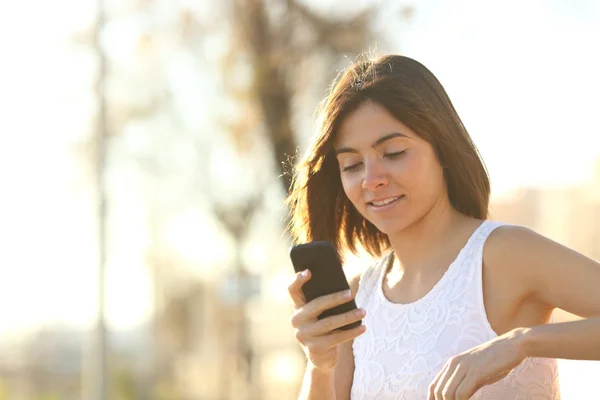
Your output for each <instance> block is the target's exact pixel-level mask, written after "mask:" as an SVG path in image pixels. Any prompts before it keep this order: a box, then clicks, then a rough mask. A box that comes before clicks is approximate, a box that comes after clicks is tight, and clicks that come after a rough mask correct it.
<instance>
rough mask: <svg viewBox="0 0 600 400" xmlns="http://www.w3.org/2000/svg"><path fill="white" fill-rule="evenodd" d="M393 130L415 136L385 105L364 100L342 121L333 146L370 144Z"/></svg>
mask: <svg viewBox="0 0 600 400" xmlns="http://www.w3.org/2000/svg"><path fill="white" fill-rule="evenodd" d="M394 132H400V133H403V134H404V135H406V136H408V137H409V138H415V137H417V134H416V133H414V132H413V131H412V130H411V129H410V128H408V127H407V126H406V125H405V124H403V123H402V122H401V121H399V120H397V119H396V118H395V117H394V116H393V115H392V114H391V113H390V112H388V111H387V110H386V109H385V107H383V106H381V105H380V104H378V103H376V102H373V101H365V102H364V103H362V104H361V105H360V106H358V108H357V109H356V110H354V111H353V112H351V113H350V114H349V115H348V116H347V117H346V118H345V119H344V120H343V121H342V123H341V124H340V126H339V128H338V130H337V132H336V136H335V138H334V141H333V146H334V148H338V147H344V146H350V147H362V146H371V144H373V143H374V142H375V141H376V140H377V139H378V138H380V137H382V136H384V135H387V134H390V133H394Z"/></svg>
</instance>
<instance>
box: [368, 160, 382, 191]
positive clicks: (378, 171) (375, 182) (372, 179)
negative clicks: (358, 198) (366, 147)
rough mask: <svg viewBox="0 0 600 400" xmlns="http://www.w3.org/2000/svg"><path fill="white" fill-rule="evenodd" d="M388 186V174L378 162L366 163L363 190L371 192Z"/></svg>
mask: <svg viewBox="0 0 600 400" xmlns="http://www.w3.org/2000/svg"><path fill="white" fill-rule="evenodd" d="M387 184H388V174H387V171H386V170H385V168H383V166H381V165H379V163H378V162H377V161H372V162H369V163H367V162H365V175H364V178H363V182H362V187H363V189H366V190H369V191H371V192H373V191H375V190H376V189H380V188H382V187H385V186H386V185H387Z"/></svg>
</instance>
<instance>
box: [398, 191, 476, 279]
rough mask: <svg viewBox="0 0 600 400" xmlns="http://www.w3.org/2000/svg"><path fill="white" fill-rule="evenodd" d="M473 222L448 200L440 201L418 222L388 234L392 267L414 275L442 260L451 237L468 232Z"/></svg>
mask: <svg viewBox="0 0 600 400" xmlns="http://www.w3.org/2000/svg"><path fill="white" fill-rule="evenodd" d="M472 221H474V220H473V219H472V218H469V217H467V216H465V215H463V214H461V213H459V212H458V211H456V210H455V209H454V208H453V207H452V206H451V205H450V203H449V202H448V201H442V200H440V201H439V202H438V203H436V205H435V206H434V207H432V209H431V210H430V211H429V212H428V213H427V214H426V215H425V216H423V217H422V218H421V219H419V220H418V221H416V222H414V223H413V224H411V225H409V226H408V227H406V228H405V229H403V230H402V231H400V232H397V233H394V234H392V235H389V236H388V237H389V240H390V243H391V245H392V249H393V251H394V257H395V260H394V268H396V267H397V268H399V269H400V271H401V272H402V273H403V274H406V273H408V274H410V275H418V274H420V272H422V271H424V270H426V269H427V268H428V267H427V265H428V264H431V263H432V262H434V260H436V259H439V257H443V255H444V254H443V253H444V248H448V247H452V246H447V245H444V244H450V243H451V242H452V238H456V237H457V236H458V237H460V236H463V235H461V234H459V232H462V230H464V229H468V227H467V225H471V224H470V223H469V222H472Z"/></svg>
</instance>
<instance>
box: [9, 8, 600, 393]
mask: <svg viewBox="0 0 600 400" xmlns="http://www.w3.org/2000/svg"><path fill="white" fill-rule="evenodd" d="M349 3H350V2H346V1H341V0H327V1H325V0H227V1H217V0H211V1H209V0H119V1H117V0H105V1H104V2H102V0H99V1H94V0H56V1H52V2H43V1H33V0H20V1H9V0H3V1H1V2H0V50H1V55H0V57H1V58H0V59H1V63H0V104H1V106H2V108H1V110H2V111H1V112H0V143H1V145H0V182H1V184H2V189H1V190H2V192H1V196H0V239H1V242H0V243H1V245H0V400H6V399H10V400H42V399H44V400H58V399H61V400H62V399H65V400H70V399H85V400H88V399H90V400H92V399H93V400H105V399H111V400H112V399H114V400H133V399H148V400H150V399H152V400H188V399H202V400H228V399H247V400H251V399H252V400H253V399H294V398H296V396H297V394H298V389H299V385H300V380H301V377H302V373H303V368H304V357H303V355H302V352H301V351H300V349H299V347H298V346H297V345H296V343H295V341H294V338H293V332H292V330H291V327H290V326H289V317H290V313H291V305H290V304H289V302H288V298H287V293H286V288H287V284H288V282H289V280H290V278H291V277H292V266H291V264H290V262H289V258H288V249H289V246H290V241H289V238H288V236H287V235H286V234H285V233H284V226H285V224H286V213H287V211H286V209H285V206H284V204H283V200H284V198H285V193H286V190H287V187H288V185H289V174H287V172H289V168H286V167H284V166H285V165H286V162H287V161H288V160H289V159H290V157H292V156H294V155H295V154H296V153H297V149H299V151H300V152H304V150H305V149H306V146H307V143H308V141H309V140H310V136H311V134H312V132H313V131H314V111H315V108H316V106H317V104H318V102H319V101H321V99H322V98H323V97H324V96H325V94H326V92H327V88H328V85H329V84H330V82H331V80H332V79H333V77H334V76H335V75H336V74H337V72H338V71H339V70H341V69H342V68H344V67H346V66H348V65H349V64H350V63H351V62H352V61H353V60H354V59H355V57H356V56H357V54H359V53H362V52H365V51H366V52H367V53H368V54H372V55H381V54H385V53H401V54H404V55H408V56H410V57H413V58H416V59H418V60H420V61H421V62H423V63H424V64H425V65H426V66H428V68H429V69H431V70H432V72H433V73H434V74H436V75H437V77H438V78H439V79H440V80H441V82H442V83H443V84H444V86H445V87H446V89H447V91H448V93H449V95H450V97H451V98H452V100H453V101H454V103H455V106H456V108H457V109H458V112H459V114H460V115H461V117H462V118H463V121H464V123H465V125H466V126H467V129H468V130H469V132H470V133H471V135H472V137H473V139H474V141H475V143H476V144H477V145H478V146H479V149H480V151H481V153H482V155H483V158H484V160H485V161H486V163H487V166H488V168H489V172H490V176H491V180H492V190H493V197H492V213H493V219H497V220H504V221H508V222H512V223H517V224H521V225H525V226H528V227H531V228H533V229H535V230H537V231H538V232H540V233H542V234H545V235H547V236H549V237H551V238H552V239H554V240H556V241H558V242H560V243H563V244H565V245H567V246H570V247H572V248H574V249H576V250H578V251H580V252H582V253H584V254H586V255H588V256H590V257H592V258H595V259H596V260H600V130H599V128H598V123H597V115H598V109H600V97H598V93H600V74H598V71H600V58H599V57H598V43H599V39H600V3H599V2H597V1H595V0H577V1H569V2H567V1H560V0H531V1H525V2H524V1H517V0H507V1H502V2H499V1H486V2H482V1H475V0H454V1H442V0H431V1H416V0H413V1H408V0H400V1H368V0H358V1H354V2H352V4H351V5H349ZM369 262H370V260H369V258H368V257H364V256H357V257H350V258H349V259H348V263H347V268H349V269H350V268H358V269H359V268H363V267H364V266H365V265H366V264H367V263H369ZM556 316H557V320H558V321H564V320H569V319H574V318H575V317H574V316H572V315H568V314H565V313H561V312H558V313H557V315H556ZM560 372H561V385H562V391H563V398H564V399H567V400H571V399H583V398H586V399H590V398H595V397H594V396H596V395H597V391H596V390H594V389H593V386H594V385H595V384H596V382H595V381H596V380H597V378H598V376H600V367H599V363H597V362H582V361H560Z"/></svg>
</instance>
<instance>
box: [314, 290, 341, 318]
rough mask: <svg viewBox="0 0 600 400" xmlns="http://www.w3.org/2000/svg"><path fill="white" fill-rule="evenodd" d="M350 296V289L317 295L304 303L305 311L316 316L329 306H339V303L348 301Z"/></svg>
mask: <svg viewBox="0 0 600 400" xmlns="http://www.w3.org/2000/svg"><path fill="white" fill-rule="evenodd" d="M352 298H353V295H352V291H350V289H348V290H342V291H341V292H336V293H332V294H328V295H325V296H321V297H317V298H316V299H314V300H313V301H310V302H309V303H308V304H306V306H305V308H306V311H307V313H309V314H310V315H312V316H314V317H315V318H316V317H317V316H318V315H321V314H322V313H323V311H326V310H329V309H330V308H333V307H335V306H339V305H341V304H345V303H348V302H349V301H350V300H352Z"/></svg>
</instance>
